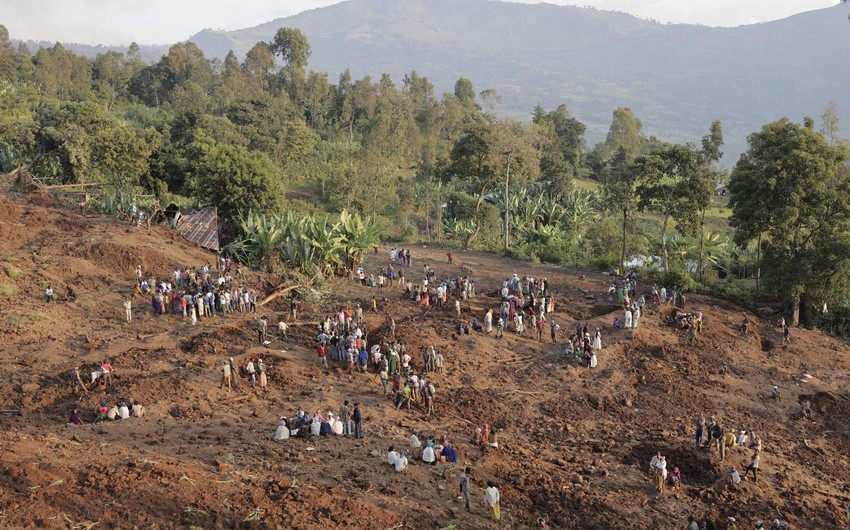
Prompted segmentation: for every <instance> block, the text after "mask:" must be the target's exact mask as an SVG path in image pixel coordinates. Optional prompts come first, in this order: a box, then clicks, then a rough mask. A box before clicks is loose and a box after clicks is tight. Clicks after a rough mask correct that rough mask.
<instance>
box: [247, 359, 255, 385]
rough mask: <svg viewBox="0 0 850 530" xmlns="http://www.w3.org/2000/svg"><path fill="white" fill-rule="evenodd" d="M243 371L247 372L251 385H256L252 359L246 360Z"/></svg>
mask: <svg viewBox="0 0 850 530" xmlns="http://www.w3.org/2000/svg"><path fill="white" fill-rule="evenodd" d="M245 371H246V372H247V373H248V380H249V381H251V386H257V369H256V368H255V367H254V361H251V360H249V361H248V364H247V365H245Z"/></svg>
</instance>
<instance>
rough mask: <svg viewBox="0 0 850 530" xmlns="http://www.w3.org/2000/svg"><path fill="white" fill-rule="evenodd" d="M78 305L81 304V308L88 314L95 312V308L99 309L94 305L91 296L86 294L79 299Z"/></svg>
mask: <svg viewBox="0 0 850 530" xmlns="http://www.w3.org/2000/svg"><path fill="white" fill-rule="evenodd" d="M77 303H78V304H80V307H82V308H83V310H84V311H86V312H88V313H91V312H93V311H94V310H95V307H97V306H96V305H95V303H94V299H93V298H92V297H91V295H90V294H84V295H82V296H80V297H79V298H77Z"/></svg>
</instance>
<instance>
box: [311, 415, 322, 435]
mask: <svg viewBox="0 0 850 530" xmlns="http://www.w3.org/2000/svg"><path fill="white" fill-rule="evenodd" d="M321 430H322V424H321V422H319V420H315V419H314V420H313V423H311V424H310V434H312V435H313V436H318V435H319V432H321Z"/></svg>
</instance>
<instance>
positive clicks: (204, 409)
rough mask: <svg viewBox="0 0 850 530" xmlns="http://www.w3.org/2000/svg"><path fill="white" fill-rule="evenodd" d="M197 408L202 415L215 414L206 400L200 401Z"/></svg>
mask: <svg viewBox="0 0 850 530" xmlns="http://www.w3.org/2000/svg"><path fill="white" fill-rule="evenodd" d="M196 409H197V410H198V414H200V415H202V416H212V414H213V409H212V407H211V406H210V404H209V403H207V402H206V401H201V402H199V403H198V405H197V407H196Z"/></svg>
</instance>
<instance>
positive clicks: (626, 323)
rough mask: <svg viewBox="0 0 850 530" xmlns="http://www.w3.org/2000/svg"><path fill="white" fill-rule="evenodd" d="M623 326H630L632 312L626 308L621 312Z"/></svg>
mask: <svg viewBox="0 0 850 530" xmlns="http://www.w3.org/2000/svg"><path fill="white" fill-rule="evenodd" d="M623 326H624V327H626V328H627V329H628V328H631V327H632V312H631V311H629V310H628V309H626V310H625V312H624V313H623Z"/></svg>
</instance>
